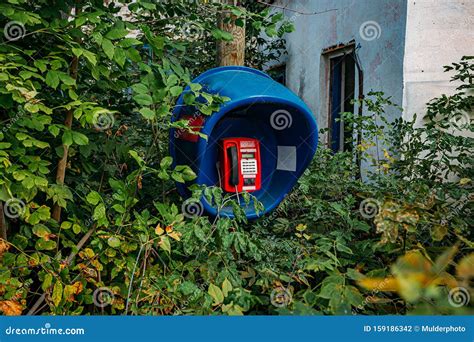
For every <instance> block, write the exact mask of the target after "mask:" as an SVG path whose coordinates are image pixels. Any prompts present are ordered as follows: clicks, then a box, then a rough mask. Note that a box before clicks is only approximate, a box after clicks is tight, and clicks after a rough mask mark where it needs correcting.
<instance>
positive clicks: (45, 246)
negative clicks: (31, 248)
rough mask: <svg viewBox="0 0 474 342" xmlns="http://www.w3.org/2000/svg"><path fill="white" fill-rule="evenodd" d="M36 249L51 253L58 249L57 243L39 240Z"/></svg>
mask: <svg viewBox="0 0 474 342" xmlns="http://www.w3.org/2000/svg"><path fill="white" fill-rule="evenodd" d="M35 248H36V249H37V250H39V251H51V250H53V249H55V248H56V241H53V240H45V239H39V240H38V241H36V244H35Z"/></svg>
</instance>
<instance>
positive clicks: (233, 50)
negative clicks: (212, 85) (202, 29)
mask: <svg viewBox="0 0 474 342" xmlns="http://www.w3.org/2000/svg"><path fill="white" fill-rule="evenodd" d="M222 3H224V4H227V5H237V1H236V0H222ZM228 18H231V20H230V21H229V19H228ZM235 19H236V18H235V16H234V15H232V14H231V13H229V12H227V11H222V12H221V13H219V22H218V25H217V26H218V28H219V29H220V30H222V31H226V32H229V33H230V34H232V35H233V36H234V39H233V40H232V41H229V42H228V41H218V42H217V62H218V64H219V66H229V65H244V62H245V26H244V27H240V26H237V25H235Z"/></svg>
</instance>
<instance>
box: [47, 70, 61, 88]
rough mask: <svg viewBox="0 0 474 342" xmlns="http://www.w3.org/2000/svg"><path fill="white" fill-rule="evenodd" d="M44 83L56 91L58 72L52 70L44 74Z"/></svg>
mask: <svg viewBox="0 0 474 342" xmlns="http://www.w3.org/2000/svg"><path fill="white" fill-rule="evenodd" d="M45 82H46V84H47V85H49V86H50V87H51V88H53V89H56V88H57V86H58V85H59V72H57V71H54V70H49V71H48V73H47V74H46V79H45Z"/></svg>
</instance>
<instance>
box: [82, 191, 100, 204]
mask: <svg viewBox="0 0 474 342" xmlns="http://www.w3.org/2000/svg"><path fill="white" fill-rule="evenodd" d="M86 200H87V203H89V204H92V205H97V204H98V203H99V202H100V201H101V200H102V197H101V196H100V194H99V193H98V192H97V191H91V192H89V194H88V195H87V197H86Z"/></svg>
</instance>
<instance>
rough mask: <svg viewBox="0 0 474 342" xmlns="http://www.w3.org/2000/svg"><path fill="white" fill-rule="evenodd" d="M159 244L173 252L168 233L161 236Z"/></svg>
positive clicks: (163, 248) (167, 250)
mask: <svg viewBox="0 0 474 342" xmlns="http://www.w3.org/2000/svg"><path fill="white" fill-rule="evenodd" d="M158 244H159V246H160V248H161V249H162V250H164V251H166V252H168V253H171V242H170V239H169V238H168V237H167V236H166V235H162V236H161V237H160V242H159V243H158Z"/></svg>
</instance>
